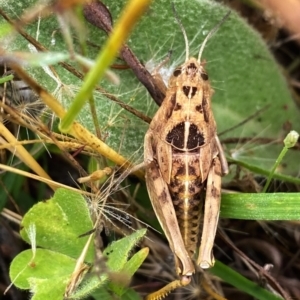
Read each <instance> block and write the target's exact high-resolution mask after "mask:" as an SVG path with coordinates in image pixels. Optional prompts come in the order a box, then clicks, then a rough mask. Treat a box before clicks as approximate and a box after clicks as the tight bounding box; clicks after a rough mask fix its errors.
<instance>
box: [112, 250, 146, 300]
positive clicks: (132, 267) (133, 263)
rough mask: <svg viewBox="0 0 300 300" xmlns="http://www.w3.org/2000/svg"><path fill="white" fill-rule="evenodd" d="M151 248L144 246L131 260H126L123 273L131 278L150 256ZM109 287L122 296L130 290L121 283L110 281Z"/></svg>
mask: <svg viewBox="0 0 300 300" xmlns="http://www.w3.org/2000/svg"><path fill="white" fill-rule="evenodd" d="M148 253H149V249H148V248H143V249H141V250H140V251H138V252H137V253H135V254H134V255H133V256H132V257H131V258H130V260H128V261H127V262H126V264H125V265H124V267H123V269H122V273H124V274H125V275H126V276H128V278H131V277H132V276H133V275H134V273H135V272H136V271H137V270H138V268H139V267H140V266H141V264H142V263H143V262H144V260H145V259H146V257H147V256H148ZM109 288H110V289H111V290H112V291H113V292H114V293H115V294H116V295H118V296H122V295H123V294H125V293H127V292H128V289H127V288H126V287H123V286H121V285H120V284H115V283H114V282H110V283H109Z"/></svg>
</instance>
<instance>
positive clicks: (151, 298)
mask: <svg viewBox="0 0 300 300" xmlns="http://www.w3.org/2000/svg"><path fill="white" fill-rule="evenodd" d="M191 278H192V277H191V276H182V277H181V279H177V280H174V281H172V282H170V283H168V284H167V285H165V286H164V287H163V288H161V289H160V290H158V291H156V292H154V293H151V294H149V295H148V296H146V297H145V300H161V299H164V298H165V297H167V296H168V295H169V294H170V293H171V292H172V291H174V290H176V289H177V288H180V287H185V286H187V285H189V284H190V282H191Z"/></svg>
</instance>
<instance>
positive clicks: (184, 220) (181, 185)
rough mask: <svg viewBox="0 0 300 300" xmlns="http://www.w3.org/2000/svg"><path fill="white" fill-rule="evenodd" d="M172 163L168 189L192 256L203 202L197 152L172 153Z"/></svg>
mask: <svg viewBox="0 0 300 300" xmlns="http://www.w3.org/2000/svg"><path fill="white" fill-rule="evenodd" d="M198 153H199V152H198ZM172 163H173V167H172V172H171V180H170V185H169V190H170V194H171V198H172V201H173V204H174V208H175V212H176V216H177V220H178V225H179V228H180V231H181V235H182V238H183V241H184V244H185V247H186V249H187V250H188V252H189V253H190V256H191V257H192V256H193V254H194V253H195V251H196V246H197V244H198V238H199V235H200V234H199V228H200V221H201V216H202V208H203V202H204V201H203V199H201V194H202V193H201V191H202V190H203V183H202V179H201V173H200V165H199V154H197V153H195V152H194V153H189V152H181V153H177V154H173V155H172ZM175 246H176V245H175Z"/></svg>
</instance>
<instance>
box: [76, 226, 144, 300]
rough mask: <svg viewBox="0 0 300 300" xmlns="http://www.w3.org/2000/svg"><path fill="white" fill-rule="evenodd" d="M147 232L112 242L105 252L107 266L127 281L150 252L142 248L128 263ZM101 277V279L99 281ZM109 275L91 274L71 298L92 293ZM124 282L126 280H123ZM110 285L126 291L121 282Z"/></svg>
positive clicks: (112, 288)
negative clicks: (132, 252) (134, 249)
mask: <svg viewBox="0 0 300 300" xmlns="http://www.w3.org/2000/svg"><path fill="white" fill-rule="evenodd" d="M145 234H146V229H141V230H137V231H136V232H134V233H132V234H131V235H129V236H126V237H124V238H122V239H120V240H118V241H115V242H113V243H111V244H110V245H109V246H108V247H107V248H106V249H105V250H104V252H103V254H104V255H105V256H106V257H107V267H108V269H109V271H110V272H113V273H118V274H120V276H122V277H123V276H125V282H128V279H130V278H131V276H132V275H133V273H134V272H135V271H136V270H137V268H138V267H139V266H140V265H141V264H142V262H143V261H144V259H145V258H146V256H147V254H148V250H147V249H146V250H145V249H142V250H140V251H139V252H138V253H136V254H135V255H134V256H133V257H132V258H131V259H130V261H131V260H132V259H133V261H132V262H130V263H129V265H127V261H128V256H129V255H130V252H131V251H132V249H133V248H134V247H135V246H136V244H137V243H138V242H139V241H140V240H141V238H143V236H144V235H145ZM99 277H100V279H101V281H99ZM107 279H108V275H107V274H105V275H101V276H97V275H95V276H90V277H87V279H86V280H85V281H84V282H83V283H82V284H81V286H80V287H79V288H78V290H77V291H76V292H75V293H74V294H73V295H72V298H71V299H79V298H81V297H82V296H83V295H87V294H90V293H91V292H92V291H93V290H95V289H96V288H99V287H100V284H102V283H103V282H105V281H107ZM122 281H123V282H124V280H122ZM109 287H110V289H111V290H112V291H114V292H115V293H117V294H119V293H120V294H122V292H124V290H123V288H124V285H122V284H120V283H114V282H112V281H111V282H110V283H109Z"/></svg>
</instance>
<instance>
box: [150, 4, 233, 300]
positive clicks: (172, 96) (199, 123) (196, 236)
mask: <svg viewBox="0 0 300 300" xmlns="http://www.w3.org/2000/svg"><path fill="white" fill-rule="evenodd" d="M174 11H175V10H174ZM229 14H230V12H229V13H227V14H226V15H225V17H223V19H222V20H221V21H220V22H219V23H218V24H217V25H216V27H215V28H214V29H212V30H211V31H210V32H209V34H208V35H207V36H206V38H205V40H204V42H203V43H202V46H201V48H200V50H199V56H198V59H196V58H193V57H192V58H189V51H188V50H189V49H188V41H187V35H186V32H185V30H184V28H183V26H182V24H181V21H180V20H179V18H178V17H177V15H176V11H175V17H176V19H177V21H178V23H179V25H180V28H181V30H182V32H183V35H184V39H185V44H186V60H185V62H184V63H183V64H182V65H181V66H179V67H177V68H176V69H175V71H174V72H173V75H172V76H171V78H170V80H169V86H168V88H167V89H166V96H165V98H164V101H163V102H162V104H161V106H160V108H159V109H158V111H157V112H156V114H155V116H154V117H153V119H152V122H151V123H150V126H149V129H148V131H147V133H146V135H145V141H144V163H145V165H146V184H147V189H148V193H149V196H150V199H151V203H152V206H153V209H154V211H155V213H156V216H157V218H158V220H159V222H160V225H161V227H162V229H163V231H164V233H165V235H166V237H167V239H168V242H169V245H170V248H171V250H172V252H173V254H174V257H175V266H176V272H177V274H178V275H179V277H180V279H179V280H175V281H173V282H171V283H169V284H168V285H166V286H165V287H164V288H162V289H161V290H159V291H157V292H155V293H152V294H150V295H149V296H148V297H147V298H146V299H162V298H164V297H165V296H166V295H167V294H168V293H169V292H171V291H172V290H174V289H176V288H177V287H181V286H186V285H188V284H189V283H190V281H191V276H192V275H193V273H195V266H194V263H193V257H194V255H195V253H197V259H196V263H197V265H199V266H200V267H201V268H202V269H207V268H210V267H212V266H213V265H214V258H213V254H212V248H213V245H214V239H215V235H216V230H217V225H218V219H219V212H220V200H221V176H223V175H225V174H227V173H228V165H227V161H226V158H225V155H224V152H223V149H222V146H221V143H220V141H219V138H218V136H217V129H216V122H215V119H214V116H213V112H212V109H211V97H212V94H213V90H212V88H211V85H210V83H209V81H208V75H207V72H206V71H205V69H204V63H201V55H202V52H203V50H204V46H205V44H206V42H207V41H208V39H209V38H210V37H211V36H212V35H213V34H214V33H215V32H216V31H217V29H218V28H219V27H220V25H221V24H222V23H223V22H224V21H225V20H226V19H227V18H228V16H229ZM204 198H205V199H204ZM203 211H204V214H203ZM202 216H203V227H202V237H201V240H200V233H201V229H200V224H201V220H202ZM199 245H200V248H199V251H197V248H198V247H199Z"/></svg>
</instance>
